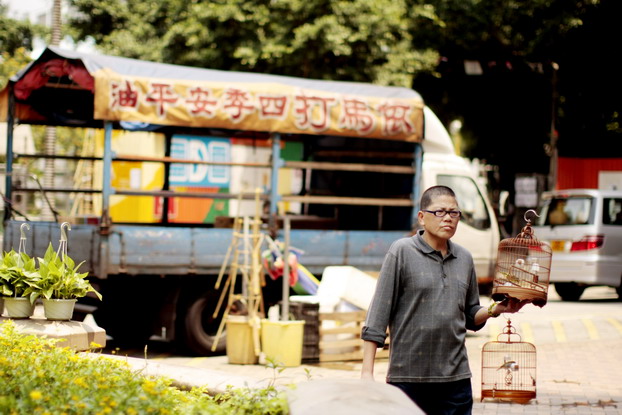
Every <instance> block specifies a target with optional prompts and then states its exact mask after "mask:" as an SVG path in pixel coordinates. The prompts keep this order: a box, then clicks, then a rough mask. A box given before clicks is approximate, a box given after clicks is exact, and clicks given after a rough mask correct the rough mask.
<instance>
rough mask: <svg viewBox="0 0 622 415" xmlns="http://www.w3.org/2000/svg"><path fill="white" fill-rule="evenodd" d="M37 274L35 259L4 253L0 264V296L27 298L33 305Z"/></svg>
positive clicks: (35, 295)
mask: <svg viewBox="0 0 622 415" xmlns="http://www.w3.org/2000/svg"><path fill="white" fill-rule="evenodd" d="M39 278H40V277H39V273H38V272H37V269H36V266H35V259H34V258H31V257H29V256H28V255H27V254H25V253H23V252H15V251H14V250H11V251H10V252H5V253H4V255H2V261H1V262H0V295H3V296H5V297H29V298H30V302H31V303H34V300H35V299H36V297H37V294H36V293H37V292H38V286H37V284H38V281H39Z"/></svg>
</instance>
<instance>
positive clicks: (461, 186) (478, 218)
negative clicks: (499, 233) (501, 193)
mask: <svg viewBox="0 0 622 415" xmlns="http://www.w3.org/2000/svg"><path fill="white" fill-rule="evenodd" d="M437 180H438V184H441V185H444V186H448V187H450V188H452V189H453V191H454V192H455V193H456V198H457V199H458V204H459V205H460V210H461V211H462V217H461V218H460V221H461V222H464V223H466V224H467V225H469V226H472V227H474V228H475V229H480V230H484V229H488V228H490V216H489V215H488V209H486V202H484V198H483V197H482V194H481V193H480V191H479V189H478V188H477V185H476V184H475V182H474V181H473V179H471V178H470V177H466V176H454V175H449V174H443V175H439V176H438V178H437Z"/></svg>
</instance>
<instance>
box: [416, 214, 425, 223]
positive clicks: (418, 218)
mask: <svg viewBox="0 0 622 415" xmlns="http://www.w3.org/2000/svg"><path fill="white" fill-rule="evenodd" d="M417 222H419V226H420V227H423V225H425V223H424V219H423V212H422V211H419V213H417Z"/></svg>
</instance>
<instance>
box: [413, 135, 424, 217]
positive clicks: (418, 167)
mask: <svg viewBox="0 0 622 415" xmlns="http://www.w3.org/2000/svg"><path fill="white" fill-rule="evenodd" d="M413 157H414V160H413V163H414V168H415V174H414V175H413V181H414V182H413V195H412V203H413V210H412V219H411V224H410V227H411V228H412V229H415V228H416V227H417V221H418V219H417V215H418V214H419V209H420V206H419V202H420V201H419V198H420V197H421V174H422V173H423V171H422V168H423V146H422V145H421V144H420V143H416V144H415V153H414V155H413Z"/></svg>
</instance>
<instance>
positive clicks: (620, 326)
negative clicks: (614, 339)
mask: <svg viewBox="0 0 622 415" xmlns="http://www.w3.org/2000/svg"><path fill="white" fill-rule="evenodd" d="M607 321H608V322H609V323H610V324H611V325H612V326H613V327H615V328H616V329H617V330H618V331H619V332H620V333H622V323H620V322H619V321H618V320H616V319H615V318H611V317H610V318H608V319H607Z"/></svg>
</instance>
